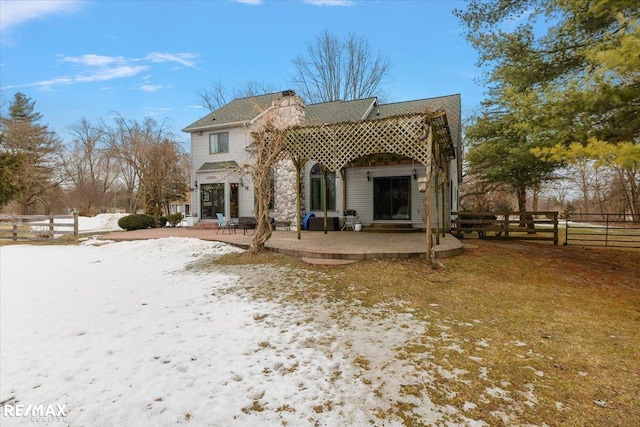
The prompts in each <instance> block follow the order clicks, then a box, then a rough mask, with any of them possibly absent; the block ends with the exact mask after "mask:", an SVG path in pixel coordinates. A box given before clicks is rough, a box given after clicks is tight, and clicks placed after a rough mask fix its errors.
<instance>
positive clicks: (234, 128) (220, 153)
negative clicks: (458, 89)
mask: <svg viewBox="0 0 640 427" xmlns="http://www.w3.org/2000/svg"><path fill="white" fill-rule="evenodd" d="M460 109H461V107H460V95H450V96H443V97H437V98H428V99H420V100H412V101H406V102H397V103H388V104H381V103H379V102H378V100H377V98H375V97H371V98H365V99H359V100H354V101H334V102H325V103H319V104H311V105H305V103H304V101H303V100H302V99H301V98H300V97H298V96H297V95H296V94H295V93H294V92H293V91H290V90H288V91H283V92H277V93H271V94H265V95H260V96H253V97H247V98H240V99H235V100H233V101H231V102H230V103H228V104H226V105H224V106H222V107H221V108H219V109H218V110H216V111H214V112H212V113H210V114H208V115H206V116H204V117H202V118H201V119H199V120H197V121H196V122H194V123H192V124H191V125H189V126H187V127H186V128H184V129H183V131H184V132H187V133H189V134H190V135H191V161H192V168H193V169H192V184H193V187H192V193H191V195H192V199H191V211H192V214H193V215H194V216H196V217H197V218H196V222H197V221H210V220H215V218H216V212H221V213H223V215H224V216H226V217H231V218H238V217H241V216H253V214H254V201H255V197H254V192H253V185H252V180H251V173H250V165H251V163H252V154H253V152H254V150H255V145H254V142H253V139H252V136H251V133H252V132H254V131H256V130H258V129H260V128H261V126H263V125H264V123H265V120H271V122H272V123H275V124H276V126H278V127H279V128H281V129H302V130H305V129H311V130H312V131H313V129H315V132H320V133H322V132H323V129H330V127H331V126H332V125H334V124H340V125H343V126H344V125H345V124H346V125H353V126H356V127H357V126H361V128H362V129H374V127H373V125H375V124H376V123H382V121H384V120H387V121H389V120H393V119H394V118H396V117H407V116H411V115H419V114H424V113H425V111H437V110H442V111H444V113H445V114H446V116H445V118H446V123H448V129H447V131H448V135H450V137H449V141H450V147H448V148H449V151H450V154H449V155H448V156H447V159H446V161H445V162H444V164H443V165H442V166H443V167H442V168H441V169H442V170H441V173H440V174H439V175H438V176H439V177H440V179H439V180H437V179H436V180H434V185H433V186H432V191H433V194H434V195H436V197H432V200H433V204H432V210H433V212H434V213H435V212H437V213H438V215H432V218H440V220H441V224H442V226H443V228H444V229H448V228H449V226H448V223H449V218H450V212H451V211H455V210H457V208H458V185H459V184H460V183H461V178H462V176H461V122H460V117H461V115H460ZM397 126H400V127H399V128H398V130H399V131H402V128H401V125H397ZM370 131H371V130H369V131H368V132H370ZM395 134H402V133H401V132H395V133H394V135H395ZM360 135H361V138H366V134H365V133H363V132H361V133H360ZM363 135H364V136H363ZM378 137H380V135H378ZM407 138H408V139H407V140H406V141H401V142H400V145H402V146H406V147H412V146H413V145H415V144H418V143H419V141H417V139H416V138H410V137H407ZM312 139H313V138H312ZM316 139H317V138H316ZM378 139H379V138H378ZM310 141H311V140H308V141H307V142H304V141H301V142H300V144H301V145H299V146H298V148H299V149H300V147H302V148H301V149H302V150H305V149H306V148H305V147H308V156H305V158H308V161H306V163H305V165H304V167H303V168H302V170H301V174H302V177H301V178H302V180H301V187H302V188H301V194H302V200H301V210H302V212H300V215H297V213H296V210H297V209H296V184H295V183H296V168H295V167H293V162H292V161H290V160H285V161H282V162H280V163H278V164H277V165H276V167H274V170H273V176H272V181H273V185H272V191H273V193H272V206H271V211H272V216H274V217H275V218H276V220H288V221H291V223H292V226H293V227H295V226H297V224H298V220H299V219H300V218H301V217H302V216H303V215H304V214H305V213H308V212H312V213H314V214H315V215H316V216H322V215H323V212H324V207H325V204H326V208H327V211H328V216H336V217H339V216H341V215H342V214H343V211H345V210H347V209H353V210H355V211H357V212H358V215H359V219H360V221H361V222H362V224H363V225H364V226H365V227H367V226H370V225H372V224H382V225H384V224H404V225H405V226H409V227H413V228H422V229H424V228H425V222H424V219H423V218H424V217H425V215H424V196H425V195H424V194H423V193H421V192H420V191H419V190H418V179H419V178H420V177H424V176H425V175H426V172H427V171H426V168H425V163H424V161H422V162H420V161H417V160H416V158H415V157H410V156H407V155H399V154H397V151H398V150H396V152H395V153H389V152H371V151H372V150H373V151H375V150H378V149H379V148H371V149H370V150H368V151H367V149H366V145H367V142H366V139H365V140H362V139H361V140H360V141H361V142H360V143H359V144H360V145H359V147H354V153H355V152H358V153H359V152H362V153H364V154H363V155H361V156H360V155H359V157H357V158H351V157H353V156H354V154H352V155H351V156H347V157H345V158H344V159H341V160H343V161H342V163H339V162H338V163H336V162H329V161H327V160H324V163H323V164H325V166H329V164H327V163H331V164H332V165H333V169H334V170H331V169H330V171H329V173H328V174H327V175H326V182H325V176H324V175H323V173H322V168H321V163H320V162H319V161H318V159H317V158H316V159H314V158H313V157H314V156H315V157H318V158H319V157H322V158H323V159H326V156H327V155H328V153H326V152H321V151H317V150H318V148H317V147H315V148H314V146H313V143H312V142H310ZM362 141H364V142H362ZM350 143H351V140H342V141H340V146H341V147H342V149H345V147H346V149H347V151H348V149H349V144H350ZM305 144H306V145H305ZM363 145H364V146H365V149H364V151H363ZM378 146H379V145H378ZM372 147H373V145H372ZM355 148H358V150H360V151H358V150H356V149H355ZM314 150H316V151H314ZM325 151H326V150H325ZM314 153H315V154H314ZM325 184H326V186H327V193H326V194H327V196H326V200H325V198H324V191H323V187H324V185H325ZM436 185H437V189H436V187H435V186H436ZM436 203H437V207H436ZM432 225H433V224H432Z"/></svg>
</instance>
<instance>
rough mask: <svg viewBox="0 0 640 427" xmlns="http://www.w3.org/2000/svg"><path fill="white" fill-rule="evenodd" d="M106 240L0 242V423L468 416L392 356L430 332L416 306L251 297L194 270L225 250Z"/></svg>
mask: <svg viewBox="0 0 640 427" xmlns="http://www.w3.org/2000/svg"><path fill="white" fill-rule="evenodd" d="M91 243H93V244H94V245H92V244H91ZM96 243H98V245H95V244H96ZM101 243H103V242H99V241H88V242H85V244H82V245H79V246H33V245H17V246H4V247H0V270H1V275H0V285H1V287H0V290H1V294H0V331H1V334H0V336H1V338H0V340H1V341H0V349H1V353H0V354H1V359H0V366H1V372H0V401H2V402H5V404H4V408H2V409H3V412H2V413H1V414H0V421H1V424H2V425H3V426H14V425H25V424H29V422H31V421H36V422H37V421H39V420H38V419H35V420H32V419H31V418H30V416H31V414H26V415H25V414H22V416H15V412H14V413H13V414H14V415H11V414H9V416H6V415H7V408H10V409H11V410H16V409H19V406H20V405H22V407H24V408H27V407H28V405H44V408H45V409H46V408H47V407H48V405H51V406H53V407H57V408H63V410H64V416H62V417H49V418H48V421H49V424H51V425H64V424H68V425H72V426H97V425H100V426H124V425H128V426H142V425H146V426H151V425H153V426H163V425H175V424H191V425H198V426H207V425H210V426H225V425H241V426H254V425H255V426H264V425H295V426H300V425H326V426H343V425H349V426H367V425H380V426H382V425H384V426H394V425H402V424H403V420H402V419H401V417H399V416H398V414H399V413H398V411H397V405H398V402H402V403H403V404H404V405H406V407H407V408H411V412H412V414H413V416H415V417H418V418H419V419H421V421H422V422H424V423H426V424H430V423H435V422H437V421H440V422H442V421H444V420H446V419H448V417H450V416H452V415H453V416H454V417H453V419H455V420H457V421H458V422H460V421H461V420H465V418H464V417H463V416H462V414H459V413H457V412H458V411H457V410H455V409H453V407H452V406H447V407H440V406H437V405H434V404H433V403H432V402H431V401H430V400H429V398H428V396H427V395H426V393H421V392H419V391H420V390H423V388H424V387H425V384H431V383H432V381H433V378H431V377H430V375H429V373H428V372H429V371H430V370H428V369H422V370H418V369H416V366H417V365H419V364H421V365H422V366H423V367H424V366H433V365H432V362H431V361H429V354H428V353H420V354H416V355H414V356H413V357H412V360H408V359H407V358H403V357H398V356H399V354H398V349H399V348H400V347H402V346H406V345H407V343H411V342H419V340H420V337H421V336H423V335H424V333H425V331H426V329H427V328H429V324H428V322H426V321H424V320H420V319H418V318H417V317H414V316H413V315H412V313H411V310H408V309H407V310H403V309H402V307H399V306H394V307H385V306H377V307H368V308H365V307H359V306H358V305H357V304H356V305H353V306H342V305H341V304H340V303H337V304H329V303H327V304H320V305H312V306H309V305H304V304H302V303H300V304H286V303H284V301H278V300H277V299H275V300H268V299H260V298H256V297H255V296H251V293H250V292H246V289H245V286H247V284H246V283H243V281H244V280H247V279H246V278H242V277H241V276H240V275H234V274H230V273H229V272H227V273H224V272H222V270H218V271H216V270H211V269H209V270H207V269H201V268H194V264H197V263H198V262H199V261H201V260H206V259H210V258H211V257H216V256H220V255H222V254H226V253H229V252H233V251H237V249H234V248H232V247H230V246H227V245H225V244H222V243H216V242H204V241H200V240H197V239H181V238H166V239H159V240H150V241H138V242H123V243H106V244H101ZM247 271H251V274H252V275H253V277H254V278H259V279H260V280H258V281H256V280H254V282H255V284H256V285H258V284H259V283H260V282H261V283H262V285H263V286H268V283H269V281H282V280H292V283H290V286H291V287H297V288H298V289H300V288H302V289H303V288H304V286H305V283H304V280H303V279H300V277H301V276H300V275H290V274H289V273H288V272H287V271H286V269H278V268H275V267H272V268H265V269H262V270H261V269H260V268H255V267H247ZM309 280H313V277H310V278H309ZM347 319H348V321H347ZM453 344H454V343H452V345H453ZM416 357H418V358H420V361H419V362H420V363H416ZM435 368H437V369H439V372H440V374H442V375H451V376H455V375H456V372H450V373H447V372H446V370H443V369H442V368H439V367H434V369H435ZM412 390H414V392H412ZM496 392H498V391H496ZM56 405H57V406H56ZM470 405H472V404H470ZM464 424H465V425H484V424H485V423H483V422H474V421H472V420H466V423H464ZM39 425H42V423H40V424H39Z"/></svg>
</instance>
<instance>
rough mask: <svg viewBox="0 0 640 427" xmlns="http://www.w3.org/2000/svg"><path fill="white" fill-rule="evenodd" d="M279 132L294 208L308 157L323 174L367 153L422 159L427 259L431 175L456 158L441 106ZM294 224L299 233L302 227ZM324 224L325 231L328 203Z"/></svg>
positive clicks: (340, 167)
mask: <svg viewBox="0 0 640 427" xmlns="http://www.w3.org/2000/svg"><path fill="white" fill-rule="evenodd" d="M282 137H283V145H284V150H285V151H286V152H288V154H289V155H290V156H291V159H292V160H293V163H294V165H295V167H296V188H297V194H296V197H297V212H300V210H301V201H300V180H301V170H302V168H303V167H304V164H305V162H306V161H308V160H310V159H313V160H315V161H317V162H318V163H319V164H320V166H321V167H322V170H323V173H324V174H325V178H326V174H327V173H328V172H339V173H340V174H341V175H342V177H343V178H344V176H345V175H344V168H345V166H347V165H348V164H349V163H350V162H352V161H354V160H356V159H358V158H361V157H363V156H367V155H371V154H379V153H393V154H398V155H402V156H406V157H408V158H411V159H413V160H415V161H418V162H420V163H421V164H423V165H424V166H425V168H426V171H427V180H426V181H427V182H426V184H427V187H426V188H427V191H426V193H427V197H426V199H427V200H426V201H425V205H426V207H427V208H426V209H425V212H426V215H427V221H426V222H427V227H426V228H427V245H428V251H427V254H428V255H427V257H428V258H429V260H430V261H431V258H430V254H429V253H430V251H431V248H432V247H433V245H432V242H431V237H430V236H431V226H430V224H431V191H430V186H431V181H432V179H433V178H434V176H435V177H436V179H437V177H438V175H439V173H438V172H444V171H445V168H446V164H447V162H448V161H449V160H451V159H453V158H455V148H454V146H453V142H452V138H451V131H450V129H449V125H448V122H447V115H446V113H445V111H444V110H438V111H435V112H429V111H425V112H423V113H414V114H405V115H398V116H392V117H387V118H382V119H374V120H365V121H359V122H343V123H330V124H324V125H314V126H299V127H291V128H288V129H285V130H283V131H282ZM434 172H435V173H434ZM325 192H326V187H325ZM436 194H437V192H436ZM325 200H326V194H325ZM427 203H428V204H427ZM436 203H437V201H436ZM436 211H437V209H436ZM297 228H298V239H300V238H301V231H300V228H301V227H300V226H298V227H297ZM324 230H325V233H326V232H327V209H326V205H325V209H324Z"/></svg>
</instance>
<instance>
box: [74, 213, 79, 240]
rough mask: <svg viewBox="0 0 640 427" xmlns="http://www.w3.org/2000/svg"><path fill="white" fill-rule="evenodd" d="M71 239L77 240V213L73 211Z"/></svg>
mask: <svg viewBox="0 0 640 427" xmlns="http://www.w3.org/2000/svg"><path fill="white" fill-rule="evenodd" d="M73 237H75V238H76V239H78V212H77V211H73Z"/></svg>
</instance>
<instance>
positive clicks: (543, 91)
mask: <svg viewBox="0 0 640 427" xmlns="http://www.w3.org/2000/svg"><path fill="white" fill-rule="evenodd" d="M456 15H457V16H458V17H459V18H460V19H461V20H462V22H463V23H464V24H465V26H466V38H467V40H468V41H469V42H470V43H471V44H472V45H473V46H474V47H475V48H476V49H477V51H478V53H479V58H480V59H479V65H480V66H482V67H484V68H485V74H484V79H483V80H484V82H485V84H486V85H487V86H488V88H489V92H488V93H489V97H488V100H487V101H486V102H485V103H484V108H483V112H482V114H481V120H478V121H476V123H475V124H474V125H472V126H471V127H470V128H469V129H467V133H468V135H471V136H472V138H473V144H474V145H473V148H472V152H473V151H475V153H472V152H470V153H469V155H470V156H469V157H470V160H473V159H474V158H476V159H477V158H478V157H484V158H486V157H487V156H490V155H492V150H493V149H494V148H493V147H494V145H495V139H496V135H495V134H494V133H493V131H494V129H492V128H495V127H498V128H501V129H502V132H503V133H504V130H505V128H506V129H508V130H509V132H507V133H508V134H513V133H516V134H518V135H521V136H523V137H524V136H526V141H527V143H526V144H520V143H518V144H517V145H518V146H522V147H523V148H525V149H527V148H528V149H532V148H535V147H541V148H545V147H546V148H550V147H553V146H556V145H558V144H559V145H561V146H570V145H571V144H572V143H575V142H577V143H579V144H582V145H586V144H588V141H590V140H591V139H593V138H596V139H597V140H600V141H604V142H606V143H607V144H609V148H610V149H611V150H612V152H616V151H617V147H616V146H617V145H619V144H623V143H624V144H631V145H637V144H638V143H639V142H640V55H638V52H639V51H640V21H639V18H638V17H639V16H640V4H639V3H638V2H637V1H636V0H594V1H589V2H584V1H582V0H522V1H518V2H513V1H507V0H487V1H482V0H471V1H470V2H469V3H468V5H467V8H466V9H465V10H457V11H456ZM540 21H543V22H544V25H545V26H546V28H545V29H544V30H542V31H541V30H540ZM514 23H519V24H518V25H515V26H514ZM496 106H502V107H505V106H506V107H507V108H504V109H501V111H502V113H503V114H502V115H500V114H495V111H496ZM498 109H499V110H500V108H498ZM505 117H508V118H509V120H505ZM500 122H501V123H500ZM489 123H491V124H492V126H489V125H488V124H489ZM521 141H524V139H522V140H521ZM505 143H506V142H505ZM627 151H628V150H627ZM625 152H626V151H625ZM547 159H550V160H552V163H551V165H552V166H560V165H562V164H563V162H562V161H559V158H558V157H553V156H547ZM495 161H496V162H497V163H499V162H500V159H498V158H496V159H495ZM507 163H508V164H512V163H511V162H507ZM516 163H517V162H516ZM527 163H528V164H529V165H530V168H531V170H532V173H531V174H530V175H531V176H539V177H540V178H543V179H548V178H550V177H551V176H552V175H546V174H544V173H543V174H539V171H540V164H539V162H538V161H537V160H536V159H530V160H528V161H527ZM479 164H480V163H479ZM625 164H628V162H627V163H625ZM525 166H526V164H525ZM634 168H635V169H634ZM637 171H638V166H635V164H634V163H633V162H632V164H631V172H630V173H628V174H625V177H626V182H627V185H628V186H629V188H628V190H629V191H630V192H632V190H633V187H634V186H635V187H636V188H637V184H638V178H637V176H638V174H637ZM484 172H485V171H484V170H480V173H482V174H484V177H485V178H486V179H488V180H492V179H504V178H505V177H507V178H511V177H512V175H511V174H509V173H508V170H505V171H503V173H501V174H497V175H494V174H489V173H484Z"/></svg>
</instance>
